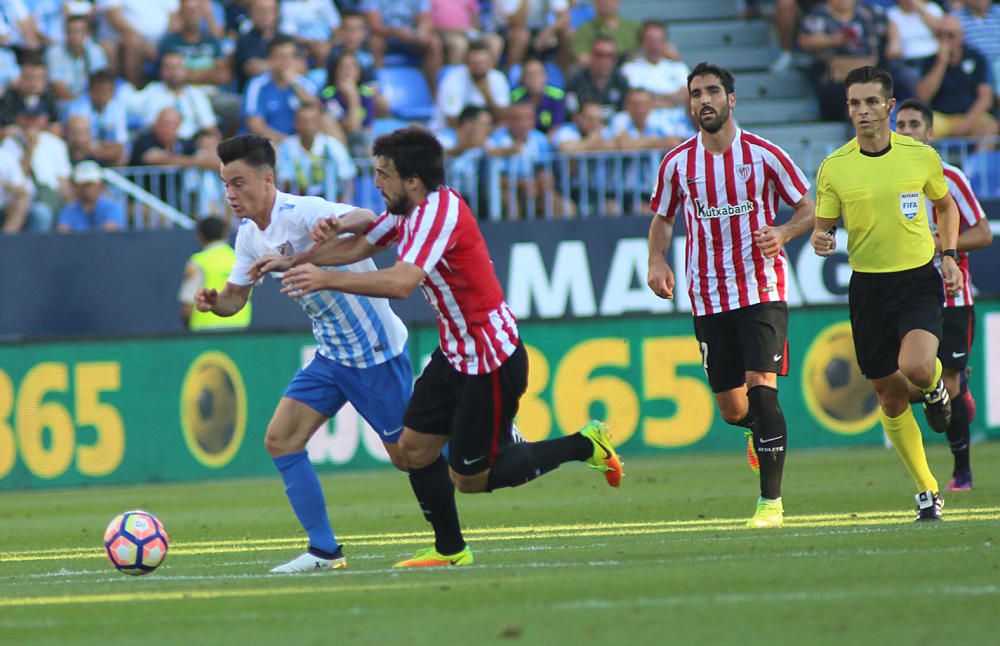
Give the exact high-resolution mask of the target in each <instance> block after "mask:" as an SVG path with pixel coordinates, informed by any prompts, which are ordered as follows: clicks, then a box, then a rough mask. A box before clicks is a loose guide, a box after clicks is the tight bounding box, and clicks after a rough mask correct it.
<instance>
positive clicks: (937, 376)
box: [883, 357, 944, 423]
mask: <svg viewBox="0 0 1000 646" xmlns="http://www.w3.org/2000/svg"><path fill="white" fill-rule="evenodd" d="M942 372H944V366H942V365H941V360H940V359H938V358H937V357H934V380H933V381H932V382H931V385H930V386H927V387H926V388H920V387H919V386H917V387H918V388H920V390H921V391H922V392H924V393H932V392H934V391H935V389H937V385H938V381H940V380H941V373H942ZM914 385H916V384H914ZM883 423H884V422H883Z"/></svg>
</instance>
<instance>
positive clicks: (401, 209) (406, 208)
mask: <svg viewBox="0 0 1000 646" xmlns="http://www.w3.org/2000/svg"><path fill="white" fill-rule="evenodd" d="M385 197H386V201H385V208H386V210H388V211H389V213H392V214H393V215H409V213H410V211H412V210H413V207H412V206H411V205H410V199H409V198H408V197H407V196H406V194H405V193H404V194H403V195H395V196H389V195H386V196H385Z"/></svg>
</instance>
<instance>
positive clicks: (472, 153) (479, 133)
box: [445, 105, 493, 218]
mask: <svg viewBox="0 0 1000 646" xmlns="http://www.w3.org/2000/svg"><path fill="white" fill-rule="evenodd" d="M492 132H493V117H492V115H491V114H490V111H489V110H487V109H486V108H484V107H482V106H477V105H468V106H465V108H464V109H463V110H462V112H461V113H460V114H459V115H458V126H457V127H456V128H455V136H454V137H453V138H451V140H450V141H448V142H447V145H445V152H446V153H447V155H448V159H447V161H446V171H447V176H448V181H449V183H450V184H451V185H452V186H453V187H455V190H457V191H458V192H459V194H460V195H462V197H464V198H465V200H466V202H468V204H469V206H470V207H471V208H472V209H473V210H474V211H475V213H476V215H477V216H478V217H480V218H484V217H485V216H486V215H487V214H488V213H489V199H488V197H489V172H488V169H487V167H486V166H487V163H488V162H487V158H486V146H487V144H488V142H489V139H490V134H491V133H492Z"/></svg>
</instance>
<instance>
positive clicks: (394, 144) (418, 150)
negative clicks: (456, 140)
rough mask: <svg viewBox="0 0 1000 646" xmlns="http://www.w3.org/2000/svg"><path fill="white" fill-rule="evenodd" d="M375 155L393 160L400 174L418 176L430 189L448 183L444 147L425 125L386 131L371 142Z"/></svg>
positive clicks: (406, 176) (432, 189) (425, 186)
mask: <svg viewBox="0 0 1000 646" xmlns="http://www.w3.org/2000/svg"><path fill="white" fill-rule="evenodd" d="M372 155H374V156H375V157H385V158H386V159H391V160H392V163H393V165H394V166H395V167H396V171H398V172H399V176H400V177H402V178H403V179H408V178H410V177H416V178H418V179H419V180H420V181H421V182H423V183H424V188H426V189H427V190H428V191H435V190H437V189H439V188H441V187H442V186H444V184H445V181H444V149H443V148H442V147H441V142H439V141H438V140H437V137H435V136H434V134H433V133H432V132H431V131H429V130H427V129H426V128H421V127H420V126H407V127H405V128H400V129H399V130H394V131H392V132H390V133H387V134H384V135H382V136H380V137H378V138H377V139H375V143H374V144H372Z"/></svg>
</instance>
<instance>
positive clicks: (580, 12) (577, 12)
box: [569, 4, 597, 31]
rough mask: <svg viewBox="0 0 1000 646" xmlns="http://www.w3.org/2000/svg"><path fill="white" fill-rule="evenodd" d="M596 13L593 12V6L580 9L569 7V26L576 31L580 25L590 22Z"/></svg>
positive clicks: (584, 6)
mask: <svg viewBox="0 0 1000 646" xmlns="http://www.w3.org/2000/svg"><path fill="white" fill-rule="evenodd" d="M596 15H597V12H596V11H594V6H593V5H589V4H587V5H583V6H581V7H570V9H569V26H570V27H572V28H573V31H576V30H577V29H578V28H579V27H580V25H582V24H583V23H585V22H590V21H591V20H593V19H594V16H596Z"/></svg>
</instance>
